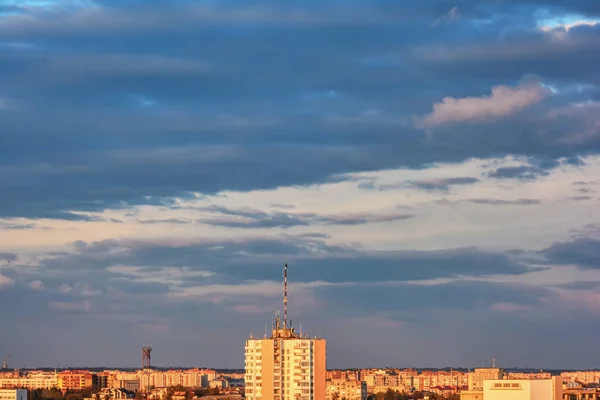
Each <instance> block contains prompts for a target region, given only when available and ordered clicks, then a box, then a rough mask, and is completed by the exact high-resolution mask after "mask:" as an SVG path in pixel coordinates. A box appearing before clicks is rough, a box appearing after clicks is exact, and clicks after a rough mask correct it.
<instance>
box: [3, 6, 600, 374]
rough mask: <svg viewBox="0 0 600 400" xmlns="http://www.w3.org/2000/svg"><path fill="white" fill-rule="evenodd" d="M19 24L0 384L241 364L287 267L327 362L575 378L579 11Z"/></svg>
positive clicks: (584, 358)
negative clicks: (23, 369) (530, 370)
mask: <svg viewBox="0 0 600 400" xmlns="http://www.w3.org/2000/svg"><path fill="white" fill-rule="evenodd" d="M13 3H14V4H13ZM16 3H17V2H12V3H11V4H10V5H6V4H5V5H0V48H1V49H0V50H1V51H0V72H1V73H2V74H3V77H4V80H3V81H4V84H3V85H2V86H1V87H0V125H1V126H2V135H0V192H1V196H0V304H2V305H4V304H10V305H11V306H10V307H2V306H0V318H2V319H3V320H4V319H6V320H11V321H14V323H11V324H8V325H7V324H3V325H2V326H0V337H2V339H3V340H2V344H1V345H3V346H5V347H4V349H5V350H6V349H10V353H11V354H12V356H13V360H15V363H18V364H19V365H26V366H34V365H45V366H55V365H57V364H61V365H71V366H75V365H80V366H85V365H89V366H92V365H129V366H136V365H137V363H138V361H137V360H138V355H139V354H138V353H139V347H140V346H141V345H143V344H146V343H152V344H153V346H154V347H155V349H156V350H155V351H156V362H157V365H206V366H214V367H241V366H242V362H243V359H242V358H243V340H244V338H245V337H246V336H247V335H248V334H249V333H251V332H253V333H254V334H260V333H262V332H263V330H264V323H265V322H267V323H268V322H269V321H270V319H271V311H272V310H273V309H274V308H277V307H279V304H280V300H281V299H280V297H281V287H280V278H281V266H282V265H283V263H284V262H288V263H289V265H290V293H291V296H292V298H291V302H290V310H291V312H292V315H293V318H294V321H297V322H298V323H299V322H300V321H301V322H302V323H303V328H304V330H307V331H310V332H313V333H321V334H323V336H324V337H326V338H328V339H329V350H328V356H329V365H330V366H331V367H352V366H367V365H370V366H384V365H398V366H447V365H454V366H464V367H472V366H478V365H481V363H482V362H483V360H488V359H491V358H493V357H498V355H499V354H502V360H501V359H500V358H499V362H501V363H502V365H503V366H530V367H532V366H535V367H539V368H550V367H564V368H567V367H573V368H585V367H590V366H595V362H596V360H597V359H598V357H599V356H600V354H596V353H595V352H594V351H593V349H592V350H590V349H589V347H588V346H584V345H583V344H585V343H590V342H591V341H593V340H594V339H595V338H594V336H593V332H595V331H597V328H598V326H597V323H596V322H594V321H597V315H598V311H599V310H600V308H599V307H598V301H597V298H598V297H597V292H598V285H595V284H593V282H600V275H599V273H600V271H599V268H598V266H599V265H598V263H599V262H600V260H599V259H598V253H597V251H596V249H597V248H598V244H599V243H598V240H599V239H600V237H599V232H600V230H599V229H598V223H599V221H596V220H594V219H595V218H597V217H596V214H597V210H598V206H599V204H600V201H599V199H600V183H599V182H598V176H600V158H599V155H598V153H599V152H600V124H599V119H598V115H600V113H599V112H598V104H600V89H599V85H600V73H599V70H598V68H597V65H598V64H599V63H600V45H599V43H600V40H599V39H600V24H598V23H597V21H598V20H599V18H600V7H599V4H598V2H597V1H595V0H572V1H569V2H565V1H560V0H526V1H520V2H518V4H517V2H481V1H474V0H461V1H457V2H455V3H453V4H451V3H448V2H447V1H444V0H434V1H427V2H414V1H403V0H398V1H395V2H389V1H384V0H375V1H369V2H351V3H348V2H341V1H337V0H324V1H319V2H315V1H307V2H289V3H285V4H284V3H282V2H276V1H270V0H268V1H252V0H249V1H232V2H227V3H222V4H221V3H219V4H216V3H215V4H213V3H211V2H190V1H178V2H169V1H164V0H153V1H146V2H138V1H129V0H119V1H114V0H94V1H92V0H89V1H45V2H34V1H31V2H27V1H25V2H19V4H16ZM42 3H43V4H42ZM582 282H583V283H586V284H582ZM23 316H27V318H23ZM207 321H210V323H207ZM115 326H118V327H119V329H118V330H115V329H114V327H115ZM572 326H578V327H580V329H578V330H576V331H573V330H572V329H570V328H569V327H572ZM66 327H68V329H66ZM515 327H518V329H517V328H515ZM42 331H43V332H45V334H44V335H43V336H42V337H40V335H39V332H42ZM567 336H568V337H569V338H570V339H572V340H570V341H569V342H568V343H567V344H565V341H564V337H567ZM81 337H86V338H89V339H90V340H89V341H88V342H87V343H85V346H84V345H81V346H80V345H77V343H79V342H80V341H78V339H79V338H81ZM365 337H369V338H370V339H371V340H369V341H365V340H364V339H365ZM399 337H401V338H403V339H402V340H401V341H398V339H397V338H399ZM365 342H368V343H365ZM236 343H237V344H236ZM448 343H452V344H453V345H452V346H448V345H447V344H448ZM5 350H3V348H0V353H2V352H5V353H6V352H8V351H5ZM41 350H43V351H41Z"/></svg>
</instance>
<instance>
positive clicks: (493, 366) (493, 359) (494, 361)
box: [492, 358, 496, 368]
mask: <svg viewBox="0 0 600 400" xmlns="http://www.w3.org/2000/svg"><path fill="white" fill-rule="evenodd" d="M492 368H496V359H495V358H492Z"/></svg>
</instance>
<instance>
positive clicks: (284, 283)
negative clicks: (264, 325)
mask: <svg viewBox="0 0 600 400" xmlns="http://www.w3.org/2000/svg"><path fill="white" fill-rule="evenodd" d="M287 303H288V299H287V263H285V266H284V267H283V327H284V329H287V327H288V326H287Z"/></svg>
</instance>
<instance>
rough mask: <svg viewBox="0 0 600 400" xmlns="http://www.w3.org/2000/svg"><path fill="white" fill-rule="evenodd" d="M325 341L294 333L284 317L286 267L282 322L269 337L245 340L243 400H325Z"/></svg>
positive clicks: (285, 269) (285, 272) (277, 323)
mask: <svg viewBox="0 0 600 400" xmlns="http://www.w3.org/2000/svg"><path fill="white" fill-rule="evenodd" d="M326 357H327V355H326V342H325V339H321V338H315V337H310V336H308V335H303V334H301V333H297V332H296V330H295V329H294V328H293V327H292V322H291V320H290V321H288V318H287V264H286V265H285V267H284V270H283V320H282V319H281V318H280V316H279V314H277V316H276V318H275V322H274V323H273V327H272V330H271V336H270V337H267V335H266V334H265V337H264V338H262V339H259V338H253V337H252V336H250V338H249V339H248V340H246V375H245V377H244V378H245V379H244V380H245V386H246V399H247V400H325V399H326V374H327V371H326Z"/></svg>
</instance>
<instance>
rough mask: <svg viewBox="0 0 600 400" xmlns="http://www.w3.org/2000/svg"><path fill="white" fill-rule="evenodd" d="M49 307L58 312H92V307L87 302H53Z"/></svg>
mask: <svg viewBox="0 0 600 400" xmlns="http://www.w3.org/2000/svg"><path fill="white" fill-rule="evenodd" d="M50 307H52V308H53V309H55V310H58V311H65V312H83V313H87V312H90V311H91V310H92V305H91V304H90V302H88V301H81V302H64V301H55V302H52V303H50Z"/></svg>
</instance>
